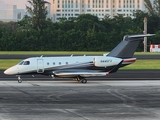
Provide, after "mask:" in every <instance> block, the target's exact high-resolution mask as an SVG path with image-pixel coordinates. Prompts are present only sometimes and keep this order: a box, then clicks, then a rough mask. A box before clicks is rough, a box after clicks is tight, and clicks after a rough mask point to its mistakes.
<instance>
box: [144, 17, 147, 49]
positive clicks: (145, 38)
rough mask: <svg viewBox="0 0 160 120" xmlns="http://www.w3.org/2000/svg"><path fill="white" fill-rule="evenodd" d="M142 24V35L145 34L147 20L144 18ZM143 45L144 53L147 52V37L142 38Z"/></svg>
mask: <svg viewBox="0 0 160 120" xmlns="http://www.w3.org/2000/svg"><path fill="white" fill-rule="evenodd" d="M143 22H144V31H143V33H144V34H147V18H146V17H144V20H143ZM143 44H144V52H147V37H144V41H143Z"/></svg>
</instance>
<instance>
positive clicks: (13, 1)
mask: <svg viewBox="0 0 160 120" xmlns="http://www.w3.org/2000/svg"><path fill="white" fill-rule="evenodd" d="M27 1H28V0H0V8H4V7H6V6H7V4H8V5H17V8H18V9H25V8H26V5H28V2H27ZM46 1H49V0H46Z"/></svg>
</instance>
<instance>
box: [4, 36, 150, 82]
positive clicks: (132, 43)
mask: <svg viewBox="0 0 160 120" xmlns="http://www.w3.org/2000/svg"><path fill="white" fill-rule="evenodd" d="M152 35H153V34H139V35H125V36H124V38H123V41H121V42H120V43H119V44H118V45H117V46H116V47H115V48H114V49H113V50H112V51H111V52H110V53H108V54H106V55H105V54H104V55H103V56H85V55H84V56H72V55H71V56H67V57H43V56H41V57H31V58H27V59H25V60H23V61H21V62H20V63H18V64H17V65H15V66H13V67H10V68H8V69H7V70H5V71H4V74H6V75H16V76H18V82H19V83H21V82H22V79H21V75H25V74H29V75H35V74H42V75H49V76H51V77H53V78H54V77H65V78H73V79H74V80H77V81H78V82H82V83H87V80H86V79H85V78H86V77H90V76H106V75H108V74H110V73H113V72H116V71H117V70H118V69H119V68H120V67H123V66H126V65H129V64H131V63H133V62H135V61H136V58H133V55H134V52H135V50H136V48H137V46H138V44H139V42H140V41H142V40H143V38H144V37H147V36H152Z"/></svg>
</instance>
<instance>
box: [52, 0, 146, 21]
mask: <svg viewBox="0 0 160 120" xmlns="http://www.w3.org/2000/svg"><path fill="white" fill-rule="evenodd" d="M50 3H51V4H50V7H51V8H50V17H51V19H52V21H53V22H58V21H59V19H60V18H62V17H66V18H67V19H68V18H70V17H78V15H80V14H92V15H95V16H98V17H99V18H100V19H102V18H104V17H105V16H109V17H111V18H112V17H113V16H115V15H117V14H122V15H124V16H126V17H127V16H131V17H133V11H135V10H145V6H144V0H50Z"/></svg>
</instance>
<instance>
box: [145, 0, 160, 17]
mask: <svg viewBox="0 0 160 120" xmlns="http://www.w3.org/2000/svg"><path fill="white" fill-rule="evenodd" d="M144 3H145V4H144V5H145V7H146V8H147V9H148V11H149V13H150V14H151V15H160V0H153V3H152V2H151V1H150V0H144Z"/></svg>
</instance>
